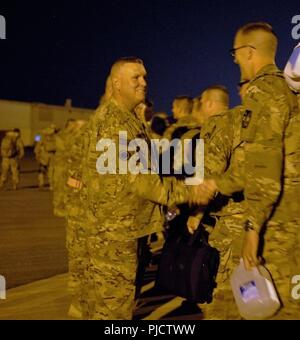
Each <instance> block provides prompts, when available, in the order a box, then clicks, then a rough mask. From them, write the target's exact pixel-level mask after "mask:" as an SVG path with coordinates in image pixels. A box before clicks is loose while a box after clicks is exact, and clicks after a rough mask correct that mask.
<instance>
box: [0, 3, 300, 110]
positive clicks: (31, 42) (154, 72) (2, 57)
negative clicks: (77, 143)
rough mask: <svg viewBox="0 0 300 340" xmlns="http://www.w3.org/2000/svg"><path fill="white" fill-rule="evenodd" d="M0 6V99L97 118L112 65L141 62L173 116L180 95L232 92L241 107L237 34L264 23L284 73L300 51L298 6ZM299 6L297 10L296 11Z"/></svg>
mask: <svg viewBox="0 0 300 340" xmlns="http://www.w3.org/2000/svg"><path fill="white" fill-rule="evenodd" d="M5 2H6V1H5V0H1V3H0V15H3V16H5V17H6V21H7V40H0V70H1V73H0V77H1V81H0V98H1V99H12V100H20V101H35V102H44V103H48V104H58V105H63V104H64V101H65V99H66V98H72V99H73V105H74V106H79V107H89V108H95V107H96V106H97V103H98V100H99V96H100V94H101V93H102V92H103V88H104V81H105V78H106V76H107V74H108V72H109V69H110V66H111V64H112V62H113V61H114V60H115V59H118V58H119V57H122V56H132V55H135V56H138V57H140V58H142V59H143V60H144V62H145V65H146V68H147V70H148V77H149V97H150V99H152V100H153V101H154V103H155V107H156V109H157V110H165V111H168V112H170V109H171V102H172V98H174V96H176V95H181V94H189V95H191V96H196V95H199V94H200V92H201V90H202V89H203V88H205V87H206V86H208V85H211V84H216V83H221V84H224V85H226V86H227V87H228V88H229V90H230V93H231V96H232V105H233V104H237V103H238V97H237V94H236V83H237V82H238V81H239V71H238V67H237V66H236V65H235V64H234V63H233V62H232V58H231V56H230V55H229V53H228V50H229V49H230V48H231V47H232V41H233V37H234V33H235V31H236V29H237V28H239V27H240V26H241V25H243V24H245V23H248V22H251V21H268V22H269V23H271V24H272V25H273V27H274V29H275V31H276V32H277V34H278V35H279V38H280V45H279V54H278V59H277V62H278V65H279V66H280V67H283V65H284V64H285V62H286V60H287V58H288V56H289V54H290V52H291V49H292V48H293V47H294V45H295V44H296V41H295V40H293V39H292V36H291V31H292V28H293V26H294V25H292V23H291V20H292V17H293V16H294V15H299V14H300V5H299V1H291V0H286V1H283V0H281V1H276V0H273V1H265V0H260V1H257V0H252V1H246V2H245V1H224V0H207V1H200V0H140V1H133V0H131V1H129V0H122V1H120V0H107V3H106V4H105V3H104V2H103V1H100V0H98V1H89V0H85V1H78V3H74V2H73V1H61V2H56V1H48V0H46V1H39V2H32V1H16V0H10V1H7V3H5ZM297 3H298V5H297Z"/></svg>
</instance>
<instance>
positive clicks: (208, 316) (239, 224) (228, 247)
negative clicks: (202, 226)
mask: <svg viewBox="0 0 300 340" xmlns="http://www.w3.org/2000/svg"><path fill="white" fill-rule="evenodd" d="M243 221H244V220H243V215H241V214H236V215H232V216H224V217H220V218H219V219H218V222H217V224H216V226H215V228H214V229H213V231H212V233H211V234H210V236H209V244H210V245H211V246H212V247H215V248H216V249H218V251H219V252H220V266H219V270H218V274H217V278H216V282H217V287H216V288H215V289H214V293H213V301H212V302H211V303H210V304H205V305H201V309H202V310H203V313H204V319H205V320H239V319H241V316H240V314H239V312H238V309H237V307H236V304H235V301H234V297H233V294H232V290H231V286H230V276H231V274H232V272H233V270H234V269H235V267H236V266H237V265H238V264H239V262H240V257H241V250H242V241H243Z"/></svg>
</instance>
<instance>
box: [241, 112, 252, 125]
mask: <svg viewBox="0 0 300 340" xmlns="http://www.w3.org/2000/svg"><path fill="white" fill-rule="evenodd" d="M251 116H252V111H250V110H246V111H245V112H244V116H243V119H242V128H243V129H247V127H248V126H249V124H250V120H251Z"/></svg>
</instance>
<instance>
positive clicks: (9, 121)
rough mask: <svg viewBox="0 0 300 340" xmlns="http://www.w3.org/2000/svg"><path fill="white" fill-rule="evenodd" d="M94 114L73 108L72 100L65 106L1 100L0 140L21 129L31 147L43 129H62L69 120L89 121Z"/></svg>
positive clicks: (88, 110)
mask: <svg viewBox="0 0 300 340" xmlns="http://www.w3.org/2000/svg"><path fill="white" fill-rule="evenodd" d="M92 113H93V110H90V109H84V108H75V107H72V101H71V99H67V100H66V103H65V105H64V106H57V105H48V104H41V103H26V102H18V101H11V100H2V99H0V139H2V137H3V135H4V134H5V132H6V131H7V130H9V129H12V128H19V129H20V130H21V133H22V139H23V141H24V145H25V146H31V145H33V144H34V141H35V138H36V136H38V135H39V133H40V131H41V130H42V129H43V128H45V127H48V126H50V125H51V124H54V125H55V126H56V127H57V128H58V129H61V128H63V127H64V125H65V123H66V121H67V120H68V119H69V118H74V119H88V118H89V116H90V115H91V114H92Z"/></svg>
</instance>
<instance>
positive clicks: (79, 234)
mask: <svg viewBox="0 0 300 340" xmlns="http://www.w3.org/2000/svg"><path fill="white" fill-rule="evenodd" d="M111 95H112V88H111V81H110V77H108V79H107V81H106V88H105V93H104V95H103V96H102V97H101V101H100V107H101V106H102V105H104V104H105V103H106V102H107V101H108V100H109V98H110V97H111ZM98 111H99V109H97V110H96V111H95V113H94V114H93V115H92V116H91V117H90V119H89V121H88V122H87V124H86V125H85V126H84V127H83V128H81V129H80V131H78V133H77V134H76V136H75V138H74V140H73V143H72V148H71V150H70V151H71V152H70V156H69V159H68V164H69V168H68V176H69V178H68V182H67V185H68V186H69V188H70V189H69V190H70V193H69V195H67V196H68V197H69V199H68V200H67V203H66V210H67V220H68V227H67V248H68V252H69V282H68V287H69V291H70V294H71V295H72V302H71V306H70V309H69V315H70V316H72V317H74V318H83V319H89V318H92V316H93V309H94V304H95V297H94V287H93V280H92V275H91V270H90V261H89V256H88V252H87V244H86V243H87V230H88V227H89V220H88V219H87V212H86V209H87V193H88V182H89V179H90V178H91V175H90V171H89V167H88V164H89V163H90V164H94V165H95V164H96V161H97V157H98V153H96V147H95V145H96V142H97V140H96V138H95V127H96V126H97V124H96V121H97V112H98ZM91 145H94V148H91ZM94 169H95V166H94V168H93V169H92V173H94V172H95V171H94Z"/></svg>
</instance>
